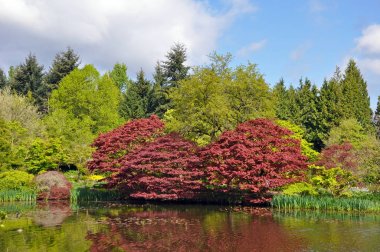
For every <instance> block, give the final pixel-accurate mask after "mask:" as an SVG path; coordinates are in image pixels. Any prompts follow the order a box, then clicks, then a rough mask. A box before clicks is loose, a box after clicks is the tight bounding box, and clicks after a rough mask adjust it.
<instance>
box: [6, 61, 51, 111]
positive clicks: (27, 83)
mask: <svg viewBox="0 0 380 252" xmlns="http://www.w3.org/2000/svg"><path fill="white" fill-rule="evenodd" d="M43 69H44V67H43V66H42V65H39V64H38V61H37V58H36V56H35V55H32V54H29V55H28V57H27V58H26V59H25V62H24V63H23V64H21V65H19V66H17V67H16V68H15V70H14V74H13V78H12V81H11V88H12V89H13V90H15V91H16V92H17V93H18V94H20V95H29V94H30V95H31V96H32V97H33V99H34V103H35V104H36V105H37V106H38V109H39V110H40V111H44V103H45V102H46V100H47V97H48V94H49V92H48V91H49V90H48V87H47V85H46V84H44V82H43V77H44V73H43Z"/></svg>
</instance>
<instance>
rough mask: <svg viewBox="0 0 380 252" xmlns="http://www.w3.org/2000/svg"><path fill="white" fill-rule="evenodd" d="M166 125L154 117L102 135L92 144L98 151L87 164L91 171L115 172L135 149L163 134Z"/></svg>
mask: <svg viewBox="0 0 380 252" xmlns="http://www.w3.org/2000/svg"><path fill="white" fill-rule="evenodd" d="M163 129H164V124H163V123H162V122H161V121H160V119H159V118H158V117H157V116H155V115H153V116H151V117H149V118H144V119H137V120H133V121H130V122H127V123H126V124H124V125H122V126H120V127H118V128H116V129H114V130H112V131H110V132H108V133H105V134H101V135H100V136H99V137H98V138H97V139H96V140H95V141H94V143H93V144H92V146H93V147H95V148H96V151H95V152H94V153H93V154H92V160H91V161H89V162H88V163H87V167H88V169H89V170H92V171H93V170H99V171H101V172H115V171H118V169H120V167H121V161H125V155H127V154H128V153H129V152H130V151H131V150H133V149H134V148H136V147H138V146H140V145H142V144H143V143H145V142H149V141H152V140H153V139H155V138H156V137H157V136H159V135H161V134H162V133H163Z"/></svg>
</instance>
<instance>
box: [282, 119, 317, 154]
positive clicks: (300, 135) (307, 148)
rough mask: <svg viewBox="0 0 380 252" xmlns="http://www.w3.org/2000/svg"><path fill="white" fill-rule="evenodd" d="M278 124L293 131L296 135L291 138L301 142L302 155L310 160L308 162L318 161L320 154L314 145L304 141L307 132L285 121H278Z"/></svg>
mask: <svg viewBox="0 0 380 252" xmlns="http://www.w3.org/2000/svg"><path fill="white" fill-rule="evenodd" d="M276 124H277V125H279V126H281V127H283V128H286V129H288V130H290V131H292V132H293V133H294V134H293V135H292V136H291V137H292V138H294V139H298V140H300V141H301V151H302V154H303V155H304V156H306V157H307V158H308V161H316V160H317V159H318V157H319V153H318V152H317V151H315V150H313V148H312V146H313V145H312V144H311V143H309V142H308V141H306V139H304V135H305V131H304V130H303V129H302V128H301V127H299V126H298V125H296V124H294V123H292V122H290V121H285V120H277V121H276Z"/></svg>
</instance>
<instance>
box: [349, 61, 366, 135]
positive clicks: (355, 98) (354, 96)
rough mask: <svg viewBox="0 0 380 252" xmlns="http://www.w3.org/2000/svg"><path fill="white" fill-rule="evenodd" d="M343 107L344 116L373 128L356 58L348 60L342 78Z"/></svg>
mask: <svg viewBox="0 0 380 252" xmlns="http://www.w3.org/2000/svg"><path fill="white" fill-rule="evenodd" d="M342 95H343V99H342V103H343V104H342V107H343V116H344V118H346V119H348V118H356V119H357V120H358V122H359V123H360V124H361V125H362V126H363V127H365V128H366V129H371V127H372V125H371V121H372V111H371V108H370V100H369V96H368V91H367V83H366V82H365V81H364V79H363V77H362V75H361V73H360V70H359V68H358V67H357V65H356V63H355V61H354V60H352V59H351V60H350V61H349V62H348V65H347V68H346V70H345V73H344V77H343V80H342Z"/></svg>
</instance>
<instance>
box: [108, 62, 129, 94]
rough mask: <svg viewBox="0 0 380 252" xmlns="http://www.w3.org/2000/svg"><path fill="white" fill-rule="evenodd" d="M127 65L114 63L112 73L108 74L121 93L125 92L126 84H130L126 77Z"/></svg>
mask: <svg viewBox="0 0 380 252" xmlns="http://www.w3.org/2000/svg"><path fill="white" fill-rule="evenodd" d="M127 69H128V68H127V65H126V64H124V63H116V64H115V65H114V66H113V69H112V71H111V72H110V73H109V75H110V77H111V79H112V80H113V81H114V82H115V84H116V86H117V87H118V88H119V90H120V91H121V92H125V91H126V89H127V87H128V83H130V82H131V80H130V79H129V77H128V75H127Z"/></svg>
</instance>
